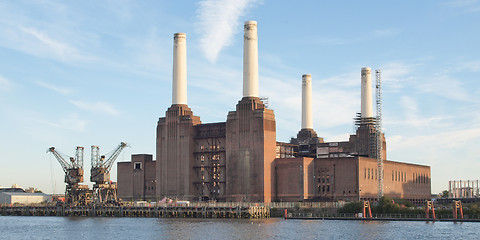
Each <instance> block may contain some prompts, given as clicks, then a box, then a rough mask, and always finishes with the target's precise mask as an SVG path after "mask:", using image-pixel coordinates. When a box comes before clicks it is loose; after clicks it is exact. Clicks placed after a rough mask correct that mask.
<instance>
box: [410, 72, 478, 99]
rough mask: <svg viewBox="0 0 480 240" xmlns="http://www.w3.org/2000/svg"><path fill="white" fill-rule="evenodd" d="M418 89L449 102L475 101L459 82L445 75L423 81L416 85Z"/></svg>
mask: <svg viewBox="0 0 480 240" xmlns="http://www.w3.org/2000/svg"><path fill="white" fill-rule="evenodd" d="M418 89H420V90H421V91H423V92H426V93H431V94H435V95H437V96H440V97H442V98H446V99H451V100H457V101H465V102H470V101H472V100H473V101H476V100H477V99H476V98H475V97H471V96H470V94H469V93H468V92H467V91H466V89H465V88H464V87H463V86H462V83H461V82H460V81H459V80H457V79H453V78H450V77H449V76H446V75H440V76H433V77H432V78H431V79H425V80H423V83H422V84H419V85H418Z"/></svg>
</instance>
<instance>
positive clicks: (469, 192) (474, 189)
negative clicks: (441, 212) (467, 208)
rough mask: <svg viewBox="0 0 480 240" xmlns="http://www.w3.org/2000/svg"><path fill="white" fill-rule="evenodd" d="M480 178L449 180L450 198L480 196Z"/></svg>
mask: <svg viewBox="0 0 480 240" xmlns="http://www.w3.org/2000/svg"><path fill="white" fill-rule="evenodd" d="M479 182H480V181H479V180H457V181H448V194H449V197H450V198H479V197H480V185H479Z"/></svg>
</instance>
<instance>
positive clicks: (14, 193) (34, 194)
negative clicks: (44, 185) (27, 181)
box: [0, 192, 51, 197]
mask: <svg viewBox="0 0 480 240" xmlns="http://www.w3.org/2000/svg"><path fill="white" fill-rule="evenodd" d="M0 194H5V195H10V196H42V197H50V196H51V195H48V194H45V193H26V192H0Z"/></svg>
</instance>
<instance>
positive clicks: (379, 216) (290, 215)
mask: <svg viewBox="0 0 480 240" xmlns="http://www.w3.org/2000/svg"><path fill="white" fill-rule="evenodd" d="M287 217H288V218H345V219H357V218H358V219H361V218H362V217H361V215H359V214H354V213H337V214H329V213H310V212H288V213H287ZM372 218H376V219H426V218H425V214H401V213H394V214H388V213H385V214H372ZM429 219H432V218H429ZM436 219H439V220H441V219H454V218H453V214H441V215H437V216H436ZM458 219H459V218H458ZM463 219H467V220H468V219H471V220H480V215H479V214H471V215H464V217H463Z"/></svg>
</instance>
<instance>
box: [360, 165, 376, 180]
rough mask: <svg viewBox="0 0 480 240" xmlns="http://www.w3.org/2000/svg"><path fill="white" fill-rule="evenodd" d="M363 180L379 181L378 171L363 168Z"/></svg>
mask: <svg viewBox="0 0 480 240" xmlns="http://www.w3.org/2000/svg"><path fill="white" fill-rule="evenodd" d="M363 178H364V179H370V180H373V179H375V180H377V179H378V171H377V169H374V168H363Z"/></svg>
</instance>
